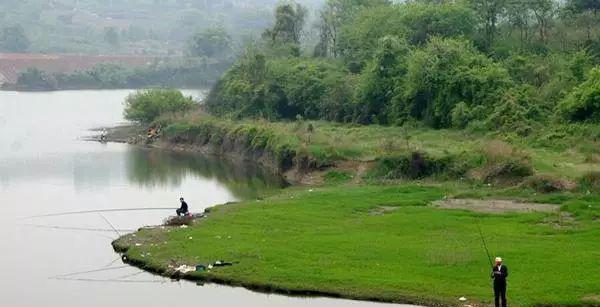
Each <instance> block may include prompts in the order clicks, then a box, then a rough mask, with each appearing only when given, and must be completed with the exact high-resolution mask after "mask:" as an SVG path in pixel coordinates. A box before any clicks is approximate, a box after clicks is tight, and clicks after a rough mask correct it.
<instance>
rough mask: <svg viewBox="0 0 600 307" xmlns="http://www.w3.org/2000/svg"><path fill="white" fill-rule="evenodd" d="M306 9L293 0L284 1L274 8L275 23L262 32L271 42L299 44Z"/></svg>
mask: <svg viewBox="0 0 600 307" xmlns="http://www.w3.org/2000/svg"><path fill="white" fill-rule="evenodd" d="M306 14H307V10H306V8H305V7H304V6H302V5H300V4H299V3H296V2H295V1H293V0H290V1H284V2H281V3H279V4H278V5H277V7H276V8H275V24H274V25H273V26H272V27H271V28H268V29H266V30H265V31H264V32H263V38H264V39H267V40H269V41H270V42H271V43H284V44H285V43H292V44H300V38H301V36H302V28H303V27H304V22H305V18H306Z"/></svg>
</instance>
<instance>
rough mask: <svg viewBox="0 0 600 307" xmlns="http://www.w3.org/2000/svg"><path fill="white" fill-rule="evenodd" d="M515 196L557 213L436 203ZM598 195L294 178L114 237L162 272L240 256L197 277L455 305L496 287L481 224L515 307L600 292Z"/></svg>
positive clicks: (483, 299) (484, 296)
mask: <svg viewBox="0 0 600 307" xmlns="http://www.w3.org/2000/svg"><path fill="white" fill-rule="evenodd" d="M507 195H511V196H512V198H515V197H517V198H520V199H522V200H529V201H531V202H549V203H554V204H555V205H556V206H557V208H560V212H561V213H560V214H559V213H555V212H545V213H541V212H537V213H502V214H491V213H476V212H472V211H466V210H454V209H439V208H434V207H432V206H430V205H429V204H430V202H431V201H434V200H440V199H443V198H446V197H480V198H481V197H482V198H506V196H507ZM599 202H600V196H598V195H587V196H576V195H571V194H548V195H540V194H534V193H531V192H530V191H526V190H520V189H516V188H507V189H503V190H499V189H495V188H486V187H484V188H479V189H471V188H469V187H466V186H464V185H461V184H456V183H448V184H431V185H422V184H414V183H413V184H405V185H401V186H398V185H348V184H341V185H332V186H327V187H316V188H307V187H292V188H289V189H285V190H283V191H282V192H281V193H279V194H276V195H274V196H270V197H267V198H266V199H263V200H255V201H247V202H243V203H238V204H229V205H222V206H217V207H215V208H214V209H213V210H211V211H210V213H209V216H208V218H206V219H202V220H200V221H199V222H197V223H195V224H194V225H193V226H192V227H189V228H186V229H180V228H167V229H161V228H153V229H146V230H141V231H139V232H138V233H136V236H135V237H132V236H126V237H123V238H121V239H119V240H118V241H117V242H116V245H117V246H121V247H125V248H128V250H127V252H126V255H127V257H129V258H130V259H131V260H133V261H135V262H139V263H141V264H142V266H147V267H148V268H153V269H155V270H156V269H158V270H165V269H166V270H168V265H169V264H173V263H178V264H181V263H185V264H190V265H195V264H198V263H205V264H206V263H212V262H214V261H216V260H225V261H232V262H235V264H234V265H233V266H231V267H223V268H217V269H214V270H211V271H210V272H204V273H195V272H194V273H191V274H192V276H191V277H195V278H202V279H207V280H211V279H216V280H219V281H226V282H231V283H234V284H240V285H245V286H249V287H260V288H264V289H279V290H286V291H314V292H321V293H327V294H332V295H340V296H344V297H350V298H358V299H371V300H385V301H397V302H413V303H421V304H428V305H433V304H442V305H455V304H457V303H458V300H457V299H458V298H459V297H461V296H465V297H467V298H468V299H469V302H470V303H475V304H482V303H489V302H490V299H491V298H492V292H491V281H490V279H489V272H488V271H489V264H488V259H487V256H486V253H485V250H484V248H483V246H482V242H481V238H480V236H479V232H478V228H477V225H480V226H481V229H482V231H483V233H484V235H485V237H486V240H487V244H488V247H489V249H490V252H491V253H492V256H494V255H500V256H502V257H504V258H505V260H506V261H505V263H506V265H507V266H508V267H509V269H510V277H509V290H508V294H509V299H510V304H511V305H512V306H532V305H538V304H550V305H566V304H574V305H581V304H583V303H584V302H586V300H593V299H594V296H596V299H597V295H598V294H599V293H600V284H598V279H597V277H598V276H600V268H598V265H597V260H598V259H599V257H600V240H598V239H597V238H598V237H599V236H600V227H598V218H599V216H600V207H599V206H598V204H599ZM559 216H561V217H562V216H566V217H568V218H559ZM138 242H139V243H140V244H141V245H139V246H137V244H134V243H138ZM593 303H594V301H591V304H593ZM597 303H598V301H595V304H597Z"/></svg>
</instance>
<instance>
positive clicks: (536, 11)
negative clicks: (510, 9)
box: [530, 0, 555, 44]
mask: <svg viewBox="0 0 600 307" xmlns="http://www.w3.org/2000/svg"><path fill="white" fill-rule="evenodd" d="M554 5H555V4H554V1H553V0H532V1H531V3H530V7H531V11H533V15H534V16H535V19H536V20H537V26H538V33H539V36H540V42H541V43H542V44H547V43H548V35H549V29H550V23H551V22H552V19H553V18H554V13H555V7H554Z"/></svg>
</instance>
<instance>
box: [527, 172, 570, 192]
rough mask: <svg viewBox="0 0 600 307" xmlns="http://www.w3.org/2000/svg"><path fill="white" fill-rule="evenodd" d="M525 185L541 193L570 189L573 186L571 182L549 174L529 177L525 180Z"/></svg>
mask: <svg viewBox="0 0 600 307" xmlns="http://www.w3.org/2000/svg"><path fill="white" fill-rule="evenodd" d="M523 186H525V187H528V188H531V189H533V190H535V191H537V192H540V193H552V192H560V191H564V190H569V189H570V188H571V187H572V185H571V184H570V183H569V182H567V181H565V180H561V179H559V178H556V177H553V176H551V175H547V174H540V175H533V176H530V177H527V178H526V179H525V181H524V182H523Z"/></svg>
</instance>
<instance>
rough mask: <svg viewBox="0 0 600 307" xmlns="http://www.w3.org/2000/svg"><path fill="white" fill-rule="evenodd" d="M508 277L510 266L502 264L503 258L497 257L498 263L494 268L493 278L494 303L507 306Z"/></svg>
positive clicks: (497, 306) (498, 306)
mask: <svg viewBox="0 0 600 307" xmlns="http://www.w3.org/2000/svg"><path fill="white" fill-rule="evenodd" d="M506 277H508V268H507V267H506V265H503V264H502V258H500V257H496V265H494V267H493V268H492V279H494V303H495V306H496V307H500V299H502V307H506Z"/></svg>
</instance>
